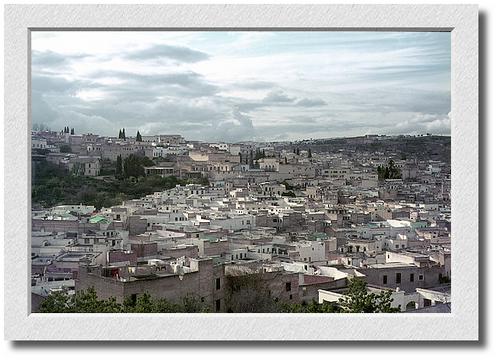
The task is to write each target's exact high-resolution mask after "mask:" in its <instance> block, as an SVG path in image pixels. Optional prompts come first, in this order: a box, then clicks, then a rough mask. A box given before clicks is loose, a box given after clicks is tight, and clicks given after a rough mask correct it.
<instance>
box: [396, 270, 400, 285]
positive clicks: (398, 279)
mask: <svg viewBox="0 0 498 360" xmlns="http://www.w3.org/2000/svg"><path fill="white" fill-rule="evenodd" d="M400 283H401V273H396V284H400Z"/></svg>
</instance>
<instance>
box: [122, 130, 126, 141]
mask: <svg viewBox="0 0 498 360" xmlns="http://www.w3.org/2000/svg"><path fill="white" fill-rule="evenodd" d="M122 136H123V139H124V140H126V132H125V128H123V133H122Z"/></svg>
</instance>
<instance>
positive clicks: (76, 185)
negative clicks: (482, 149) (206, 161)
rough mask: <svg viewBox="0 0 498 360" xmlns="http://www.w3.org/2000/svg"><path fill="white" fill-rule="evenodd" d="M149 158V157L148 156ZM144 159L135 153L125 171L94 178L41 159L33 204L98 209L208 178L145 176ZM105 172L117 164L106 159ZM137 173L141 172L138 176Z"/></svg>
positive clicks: (36, 176)
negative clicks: (115, 174) (74, 172)
mask: <svg viewBox="0 0 498 360" xmlns="http://www.w3.org/2000/svg"><path fill="white" fill-rule="evenodd" d="M147 160H148V161H150V160H149V159H147ZM144 161H145V160H137V157H132V159H131V160H129V161H128V162H126V160H125V161H124V162H125V164H126V166H123V174H120V175H118V176H116V177H114V176H107V177H101V178H91V177H86V176H79V175H75V174H71V173H69V172H68V171H67V170H65V169H64V168H63V167H60V166H58V165H55V164H53V163H50V162H48V161H46V160H41V161H38V162H36V163H35V165H34V166H33V175H34V176H33V181H32V186H31V198H32V203H33V205H39V206H42V207H52V206H55V205H60V204H80V203H82V204H87V205H93V206H95V207H96V208H97V209H100V208H102V207H110V206H113V205H119V204H121V203H122V202H123V201H124V200H129V199H137V198H141V197H143V196H145V195H148V194H152V193H154V192H157V191H164V190H167V189H171V188H173V187H175V186H176V185H186V184H187V183H189V182H196V183H201V184H206V179H196V180H184V179H178V178H176V177H174V176H169V177H164V178H162V177H160V176H147V177H144V176H143V174H144V173H143V165H141V164H143V163H144ZM104 164H105V169H106V173H107V174H109V173H110V172H112V170H110V169H112V168H114V169H115V168H116V165H115V164H112V163H104ZM135 175H138V176H135Z"/></svg>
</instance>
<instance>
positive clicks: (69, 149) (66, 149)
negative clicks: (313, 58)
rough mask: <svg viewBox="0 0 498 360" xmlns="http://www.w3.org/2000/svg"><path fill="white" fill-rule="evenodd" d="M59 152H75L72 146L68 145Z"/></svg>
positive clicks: (63, 146)
mask: <svg viewBox="0 0 498 360" xmlns="http://www.w3.org/2000/svg"><path fill="white" fill-rule="evenodd" d="M59 150H60V152H61V153H71V152H73V150H72V149H71V146H69V145H67V144H62V145H61V146H60V147H59Z"/></svg>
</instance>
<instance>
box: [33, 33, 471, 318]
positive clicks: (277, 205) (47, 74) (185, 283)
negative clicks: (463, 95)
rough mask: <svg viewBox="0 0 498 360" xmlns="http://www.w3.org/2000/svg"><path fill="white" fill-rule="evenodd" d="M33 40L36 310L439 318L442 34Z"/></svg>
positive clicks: (444, 107)
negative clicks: (345, 314) (366, 315)
mask: <svg viewBox="0 0 498 360" xmlns="http://www.w3.org/2000/svg"><path fill="white" fill-rule="evenodd" d="M30 46H31V48H30V50H29V54H30V59H29V77H30V79H29V81H30V88H29V103H30V119H31V122H30V131H31V133H30V147H31V149H30V162H31V164H30V175H29V176H30V188H31V194H30V201H31V202H30V207H31V208H30V224H29V226H30V228H31V230H30V232H29V234H30V235H29V236H30V237H29V239H28V240H29V242H30V248H31V257H30V260H29V261H30V265H29V270H28V271H30V274H28V276H29V275H30V276H29V279H27V281H30V282H31V283H30V290H31V294H30V297H31V306H30V310H29V311H30V312H31V313H235V314H241V313H280V314H285V313H302V314H304V315H305V316H310V317H311V316H312V313H334V314H344V313H398V314H394V315H391V316H395V317H396V316H403V315H409V316H420V317H423V315H422V314H427V313H452V306H451V305H452V301H451V279H452V267H453V265H454V267H455V268H458V267H459V266H460V264H459V263H458V260H459V259H462V257H459V258H457V259H456V260H455V264H453V265H452V263H451V254H452V227H451V223H452V221H451V219H452V195H454V194H453V191H451V189H452V171H451V164H452V154H453V155H454V154H455V152H452V131H451V130H452V60H453V59H452V33H451V31H444V30H437V29H435V30H430V29H422V30H417V31H411V30H409V29H404V30H403V29H401V30H396V29H393V30H389V29H385V30H380V31H369V30H361V29H360V30H357V31H352V30H341V29H338V30H324V29H318V30H314V31H304V30H296V29H280V30H279V29H273V30H271V29H262V30H261V29H260V30H258V29H253V30H247V29H241V30H237V29H216V30H205V29H204V30H202V29H201V30H195V29H185V30H181V29H175V30H149V31H141V30H137V29H125V30H124V31H123V30H120V31H116V30H112V29H110V30H105V29H90V30H85V29H75V30H68V29H34V30H32V31H31V32H30ZM475 126H477V125H475ZM476 141H477V139H476ZM462 149H463V147H462ZM453 151H456V150H455V149H453ZM457 195H458V194H457ZM457 197H458V196H457ZM458 199H459V198H458ZM458 199H457V200H458ZM459 204H461V201H460V203H459ZM469 240H470V239H469ZM457 285H458V284H455V289H457V290H455V291H460V292H462V291H465V290H464V289H463V288H461V289H458V286H457ZM351 316H354V315H351ZM372 316H375V315H372Z"/></svg>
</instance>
